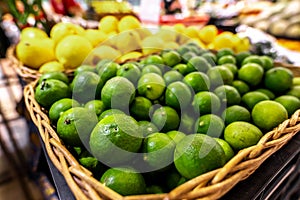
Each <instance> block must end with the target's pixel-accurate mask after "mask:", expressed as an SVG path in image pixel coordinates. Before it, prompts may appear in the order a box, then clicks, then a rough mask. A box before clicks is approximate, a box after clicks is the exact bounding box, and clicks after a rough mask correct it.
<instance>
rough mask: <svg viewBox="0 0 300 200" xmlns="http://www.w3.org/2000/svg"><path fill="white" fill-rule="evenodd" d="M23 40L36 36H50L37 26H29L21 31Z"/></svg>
mask: <svg viewBox="0 0 300 200" xmlns="http://www.w3.org/2000/svg"><path fill="white" fill-rule="evenodd" d="M20 38H21V40H26V39H30V38H31V39H36V38H48V35H47V33H46V32H45V31H43V30H41V29H39V28H36V27H27V28H24V29H23V30H22V31H21V35H20Z"/></svg>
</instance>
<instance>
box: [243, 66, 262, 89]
mask: <svg viewBox="0 0 300 200" xmlns="http://www.w3.org/2000/svg"><path fill="white" fill-rule="evenodd" d="M263 75H264V69H263V68H262V66H261V65H258V64H256V63H247V64H244V65H243V66H242V67H241V68H240V69H239V71H238V79H239V80H242V81H244V82H246V83H247V84H249V85H250V86H257V85H258V84H260V82H261V81H262V78H263Z"/></svg>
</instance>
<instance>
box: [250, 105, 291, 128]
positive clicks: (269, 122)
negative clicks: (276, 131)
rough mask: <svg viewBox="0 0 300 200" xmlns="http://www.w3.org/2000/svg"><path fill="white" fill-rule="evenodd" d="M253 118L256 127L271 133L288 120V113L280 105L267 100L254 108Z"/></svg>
mask: <svg viewBox="0 0 300 200" xmlns="http://www.w3.org/2000/svg"><path fill="white" fill-rule="evenodd" d="M251 116H252V119H253V122H254V124H255V125H256V126H258V127H259V128H260V129H262V130H264V131H270V130H272V129H273V128H275V127H276V126H278V125H279V124H280V123H282V122H283V121H284V120H286V119H288V112H287V111H286V109H285V108H284V106H283V105H281V104H280V103H278V102H276V101H271V100H266V101H261V102H259V103H257V104H256V105H255V106H254V108H253V110H252V113H251Z"/></svg>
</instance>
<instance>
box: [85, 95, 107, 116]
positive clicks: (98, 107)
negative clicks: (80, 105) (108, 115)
mask: <svg viewBox="0 0 300 200" xmlns="http://www.w3.org/2000/svg"><path fill="white" fill-rule="evenodd" d="M84 107H85V108H87V109H89V110H90V111H91V112H94V113H95V114H96V115H97V116H99V115H100V114H101V113H102V112H103V111H104V110H105V106H104V103H103V101H101V100H98V99H96V100H91V101H89V102H87V103H86V104H85V105H84Z"/></svg>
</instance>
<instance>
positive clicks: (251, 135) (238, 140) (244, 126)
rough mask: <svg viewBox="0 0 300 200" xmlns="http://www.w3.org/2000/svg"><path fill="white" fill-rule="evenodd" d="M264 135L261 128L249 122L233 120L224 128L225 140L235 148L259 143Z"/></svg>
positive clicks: (238, 148)
mask: <svg viewBox="0 0 300 200" xmlns="http://www.w3.org/2000/svg"><path fill="white" fill-rule="evenodd" d="M262 136H263V134H262V132H261V130H260V129H259V128H257V127H256V126H254V125H253V124H250V123H248V122H241V121H237V122H232V123H231V124H229V125H228V126H226V128H225V130H224V138H225V141H226V142H228V143H229V145H230V146H232V147H233V148H234V149H235V150H240V149H244V148H247V147H250V146H252V145H255V144H257V142H258V141H259V140H260V138H261V137H262Z"/></svg>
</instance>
